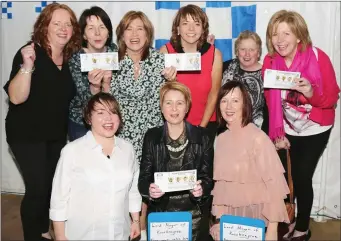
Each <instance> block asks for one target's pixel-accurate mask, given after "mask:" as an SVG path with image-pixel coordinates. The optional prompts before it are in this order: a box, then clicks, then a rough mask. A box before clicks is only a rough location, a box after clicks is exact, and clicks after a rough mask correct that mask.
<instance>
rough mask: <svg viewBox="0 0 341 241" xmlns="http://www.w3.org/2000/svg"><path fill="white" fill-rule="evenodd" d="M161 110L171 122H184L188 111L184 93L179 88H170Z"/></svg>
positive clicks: (175, 123) (174, 123) (173, 123)
mask: <svg viewBox="0 0 341 241" xmlns="http://www.w3.org/2000/svg"><path fill="white" fill-rule="evenodd" d="M161 111H162V114H163V116H164V117H165V119H166V121H167V122H168V123H169V124H172V125H179V124H182V123H183V122H184V119H185V116H186V113H187V111H188V106H187V102H186V99H185V96H184V94H183V93H181V92H180V91H178V90H169V91H168V92H167V93H166V94H165V96H164V98H163V102H162V105H161Z"/></svg>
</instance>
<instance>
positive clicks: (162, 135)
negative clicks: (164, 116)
mask: <svg viewBox="0 0 341 241" xmlns="http://www.w3.org/2000/svg"><path fill="white" fill-rule="evenodd" d="M185 128H186V137H187V139H188V142H189V143H190V144H195V143H201V142H202V134H203V133H202V132H201V131H200V129H199V128H202V127H196V126H193V125H191V124H190V123H188V122H187V121H185ZM159 130H160V131H159V132H158V134H157V136H156V138H155V139H154V140H155V142H156V143H165V144H167V122H165V123H164V125H163V126H161V127H160V129H159Z"/></svg>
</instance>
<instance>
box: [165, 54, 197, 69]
mask: <svg viewBox="0 0 341 241" xmlns="http://www.w3.org/2000/svg"><path fill="white" fill-rule="evenodd" d="M171 66H174V67H175V68H176V70H177V71H199V70H201V54H200V53H181V54H165V67H171Z"/></svg>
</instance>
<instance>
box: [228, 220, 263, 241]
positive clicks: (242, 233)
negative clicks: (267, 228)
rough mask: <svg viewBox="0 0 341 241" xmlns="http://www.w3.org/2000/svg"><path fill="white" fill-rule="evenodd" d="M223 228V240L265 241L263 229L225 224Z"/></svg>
mask: <svg viewBox="0 0 341 241" xmlns="http://www.w3.org/2000/svg"><path fill="white" fill-rule="evenodd" d="M223 228H224V231H223V239H222V240H233V241H234V240H252V241H256V240H259V241H262V240H263V238H262V236H263V230H262V228H257V227H252V226H247V225H241V224H233V223H224V224H223Z"/></svg>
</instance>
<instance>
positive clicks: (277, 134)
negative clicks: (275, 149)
mask: <svg viewBox="0 0 341 241" xmlns="http://www.w3.org/2000/svg"><path fill="white" fill-rule="evenodd" d="M300 49H301V45H300V44H299V45H298V47H297V51H296V55H295V58H294V60H293V62H292V63H291V66H290V67H289V68H288V67H287V66H286V64H285V60H284V58H283V57H282V56H280V55H279V54H277V53H276V54H275V56H274V57H273V59H272V66H271V69H275V70H281V71H292V72H300V73H301V78H306V79H307V80H309V81H310V83H311V85H312V86H313V88H314V91H318V93H319V94H320V95H321V94H322V79H321V72H320V67H319V64H318V62H317V58H316V55H315V53H314V51H313V49H312V47H311V46H308V47H307V49H306V50H305V51H304V52H301V51H300ZM269 100H270V103H269V137H270V138H271V140H275V139H277V138H281V137H283V136H284V135H285V133H284V125H283V109H282V100H281V90H279V89H270V90H269Z"/></svg>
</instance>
